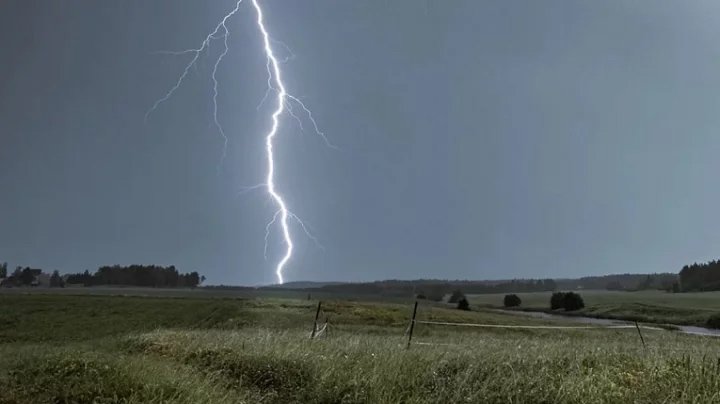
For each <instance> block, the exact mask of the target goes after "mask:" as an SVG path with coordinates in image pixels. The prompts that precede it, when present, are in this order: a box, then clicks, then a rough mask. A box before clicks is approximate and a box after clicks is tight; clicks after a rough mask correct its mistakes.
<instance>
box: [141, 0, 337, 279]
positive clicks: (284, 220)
mask: <svg viewBox="0 0 720 404" xmlns="http://www.w3.org/2000/svg"><path fill="white" fill-rule="evenodd" d="M242 1H243V0H239V1H237V2H236V3H235V8H234V9H232V10H231V11H230V12H229V13H228V14H226V15H225V16H224V17H223V19H222V20H221V21H220V22H219V23H218V25H217V26H215V29H214V30H213V31H212V32H211V33H210V34H209V35H208V36H207V37H205V40H203V42H202V43H201V44H200V47H199V48H193V49H186V50H182V51H171V52H167V51H166V52H160V53H164V54H171V55H193V57H192V59H191V60H190V62H189V63H188V64H187V65H186V66H185V69H184V70H183V72H182V74H181V75H180V76H179V78H178V79H177V81H176V82H175V85H174V86H172V87H171V88H170V90H169V91H168V92H167V93H166V94H165V95H164V96H163V97H162V98H160V99H158V100H157V101H155V103H154V104H153V106H152V107H151V108H150V109H149V110H148V112H147V114H146V115H145V119H146V120H147V118H148V116H149V115H150V114H151V113H153V112H154V111H155V110H156V109H157V108H158V107H159V106H160V104H162V103H164V102H165V101H167V100H169V99H170V98H171V97H172V96H173V94H174V93H175V91H177V89H178V88H180V86H181V85H182V83H183V82H184V80H185V79H186V78H187V75H188V73H189V71H190V69H191V68H192V67H193V66H194V65H195V64H196V63H197V61H198V58H199V57H200V55H201V54H202V53H203V52H207V51H208V48H209V47H210V44H211V42H212V41H213V40H215V39H222V40H223V50H222V52H221V53H220V54H219V55H218V57H217V59H216V60H215V63H214V64H213V69H212V76H211V78H212V83H213V87H212V90H213V96H212V100H213V123H214V125H215V127H216V128H217V130H218V132H219V133H220V136H221V137H222V138H223V149H222V156H221V158H220V163H219V165H222V163H223V161H224V159H225V157H226V154H227V144H228V137H227V135H226V133H225V130H224V129H223V127H222V125H221V124H220V121H219V120H218V102H217V97H218V80H217V71H218V66H220V63H221V62H222V61H223V58H224V57H225V55H227V53H228V51H229V47H228V37H229V35H230V31H229V30H228V28H227V25H226V24H227V21H228V19H230V17H232V16H234V15H235V14H236V13H237V12H238V11H239V10H240V5H241V3H242ZM251 2H252V5H253V8H254V9H255V12H256V15H257V19H256V23H257V27H258V30H259V32H260V34H261V37H262V45H263V50H264V53H265V67H266V69H267V85H268V87H267V90H266V92H265V95H264V97H263V98H262V100H261V101H260V104H259V105H258V110H260V107H261V106H262V104H263V103H264V102H265V101H266V100H267V99H268V97H269V96H270V94H272V93H274V94H275V109H274V110H273V112H272V115H271V122H272V125H271V128H270V130H269V131H268V132H267V133H266V134H265V151H266V154H267V164H268V165H267V177H266V180H265V182H264V183H262V184H258V185H255V186H252V187H247V188H246V189H245V190H244V191H249V190H254V189H260V188H264V189H266V190H267V192H268V194H269V196H270V197H271V199H272V200H273V202H274V203H275V205H276V206H277V211H276V212H275V213H274V214H273V216H272V219H271V220H270V221H269V222H268V223H267V225H266V227H265V247H264V256H265V257H266V259H267V249H268V247H267V245H268V238H269V235H270V230H271V227H272V226H273V225H274V224H275V223H278V222H279V224H280V229H281V233H282V237H283V241H284V243H285V247H286V249H285V253H284V255H283V256H282V258H281V259H280V261H279V262H278V263H277V265H276V267H275V275H276V276H277V280H278V282H279V283H281V284H282V283H283V282H284V279H283V270H284V269H285V267H286V265H287V263H288V261H289V260H290V258H291V257H292V254H293V248H294V244H293V240H292V237H291V233H290V227H289V225H288V220H289V219H294V220H295V221H297V222H298V223H299V224H300V227H301V228H302V230H303V231H304V232H305V233H306V234H307V235H308V237H309V238H310V239H311V240H313V241H314V242H315V243H316V244H317V245H318V246H319V247H321V248H322V246H320V244H319V243H318V241H317V239H316V238H315V237H314V236H313V235H312V234H310V232H309V231H308V228H307V226H306V225H305V223H303V222H302V220H300V218H298V217H297V215H295V214H294V213H292V212H291V211H290V210H289V209H288V207H287V204H286V203H285V200H284V198H283V197H282V195H281V194H280V193H279V192H278V190H277V188H276V186H275V155H274V153H273V146H274V142H275V138H276V136H277V135H278V131H279V129H280V118H281V116H282V115H283V114H284V113H285V112H287V113H288V114H289V115H290V116H291V117H293V118H295V120H296V121H297V122H298V124H299V125H300V129H301V130H304V127H303V125H302V120H301V119H300V118H299V117H298V116H297V115H296V114H295V112H294V111H293V109H292V104H293V103H294V104H296V105H297V106H299V107H300V109H302V111H303V112H304V113H305V115H306V117H307V119H308V120H309V121H310V122H311V123H312V127H313V129H314V131H315V133H316V134H317V135H319V136H320V137H322V139H323V141H324V142H325V144H326V145H327V146H329V147H332V148H336V147H335V146H334V145H332V144H331V143H330V142H329V141H328V139H327V136H325V134H324V133H323V132H322V131H321V130H320V129H319V127H318V125H317V122H315V119H314V117H313V115H312V113H311V112H310V109H308V108H307V107H306V106H305V104H304V103H303V102H302V101H301V100H300V99H299V98H298V97H295V96H294V95H291V94H289V93H288V92H287V90H286V88H285V84H284V82H283V80H282V71H281V69H280V64H281V63H284V62H287V61H288V60H289V59H292V58H293V57H294V55H293V54H292V52H291V51H290V50H289V48H288V47H287V46H286V45H285V44H284V43H282V42H279V41H276V40H273V39H272V38H271V37H270V35H269V34H268V31H267V29H266V27H265V21H264V15H263V10H262V8H261V7H260V4H259V3H258V0H251ZM273 43H276V44H280V45H281V46H283V47H284V48H285V49H286V51H287V52H288V53H289V56H288V57H287V58H285V59H283V60H278V57H277V56H276V54H275V51H274V49H273V46H272V45H273ZM244 191H243V192H244Z"/></svg>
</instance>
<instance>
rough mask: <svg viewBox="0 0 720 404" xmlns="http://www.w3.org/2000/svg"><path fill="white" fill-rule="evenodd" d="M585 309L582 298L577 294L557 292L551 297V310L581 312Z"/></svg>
mask: <svg viewBox="0 0 720 404" xmlns="http://www.w3.org/2000/svg"><path fill="white" fill-rule="evenodd" d="M583 307H585V302H584V301H583V298H582V296H580V295H579V294H577V293H575V292H555V293H553V294H552V296H551V297H550V309H552V310H557V309H565V311H573V310H580V309H582V308H583Z"/></svg>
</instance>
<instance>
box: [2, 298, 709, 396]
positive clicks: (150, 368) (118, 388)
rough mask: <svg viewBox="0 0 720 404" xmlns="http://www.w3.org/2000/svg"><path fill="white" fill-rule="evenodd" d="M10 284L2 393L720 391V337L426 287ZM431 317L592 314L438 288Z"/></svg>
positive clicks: (438, 310) (445, 311) (447, 310)
mask: <svg viewBox="0 0 720 404" xmlns="http://www.w3.org/2000/svg"><path fill="white" fill-rule="evenodd" d="M316 305H317V301H315V300H307V299H299V298H295V299H292V298H278V297H257V296H255V297H241V298H230V297H227V296H225V297H224V298H207V297H205V298H201V297H138V296H108V295H105V296H97V295H95V296H93V295H69V294H54V295H46V294H17V293H13V294H7V293H3V294H0V307H2V310H0V403H3V404H9V403H91V402H97V403H148V402H152V403H164V402H166V403H292V402H300V403H305V402H307V403H396V402H404V403H437V402H468V403H480V402H482V403H509V402H512V403H577V402H586V403H620V402H639V403H661V402H668V403H672V402H718V401H720V339H714V338H710V337H700V336H689V335H683V334H680V333H677V332H672V331H666V330H660V331H657V330H643V336H644V339H645V343H646V346H643V344H642V343H641V342H640V340H639V338H638V334H637V330H635V329H543V328H540V329H525V328H518V329H516V328H481V327H459V326H441V325H429V324H424V323H417V324H416V326H415V329H414V336H413V343H412V344H411V346H410V347H409V348H407V341H408V339H407V335H406V331H407V329H408V325H409V319H410V316H411V311H412V301H409V300H408V301H406V302H358V301H347V300H330V301H324V302H323V309H322V313H321V316H320V319H321V322H322V323H324V322H325V320H329V325H328V327H327V328H326V329H325V331H324V332H323V333H322V334H321V335H320V337H319V338H316V339H313V340H311V339H310V338H309V336H310V332H311V330H312V323H313V318H314V316H315V309H316ZM417 319H418V320H421V321H438V322H451V323H474V324H485V325H492V324H502V325H512V326H518V325H522V326H564V325H576V323H569V322H568V323H562V322H560V323H559V322H557V321H554V322H547V321H543V320H539V319H530V318H519V317H518V316H513V315H506V314H502V313H497V312H494V311H490V310H484V309H479V308H477V306H474V307H473V310H472V311H460V310H457V309H455V308H452V307H450V306H444V305H441V304H430V303H422V304H420V307H419V309H418V315H417Z"/></svg>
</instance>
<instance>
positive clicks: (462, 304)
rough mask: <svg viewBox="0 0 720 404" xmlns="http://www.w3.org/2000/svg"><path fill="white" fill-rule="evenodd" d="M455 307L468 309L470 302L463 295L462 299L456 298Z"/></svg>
mask: <svg viewBox="0 0 720 404" xmlns="http://www.w3.org/2000/svg"><path fill="white" fill-rule="evenodd" d="M457 308H458V309H460V310H470V302H468V301H467V299H466V298H465V297H464V296H463V298H462V299H460V300H458V302H457Z"/></svg>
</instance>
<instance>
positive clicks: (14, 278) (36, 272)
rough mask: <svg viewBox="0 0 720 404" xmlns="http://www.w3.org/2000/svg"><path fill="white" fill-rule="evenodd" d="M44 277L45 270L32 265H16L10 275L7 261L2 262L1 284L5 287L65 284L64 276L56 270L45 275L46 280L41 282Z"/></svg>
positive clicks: (0, 266)
mask: <svg viewBox="0 0 720 404" xmlns="http://www.w3.org/2000/svg"><path fill="white" fill-rule="evenodd" d="M42 277H43V270H42V269H39V268H30V267H25V268H23V267H16V268H15V270H14V271H13V272H12V273H11V274H9V275H8V271H7V263H3V264H0V279H2V282H0V286H5V287H21V286H40V285H41V284H42V286H50V287H62V286H64V283H63V280H62V277H60V273H58V271H54V272H53V273H52V275H51V276H49V277H48V276H47V275H45V276H44V281H42V282H41V278H42Z"/></svg>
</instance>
